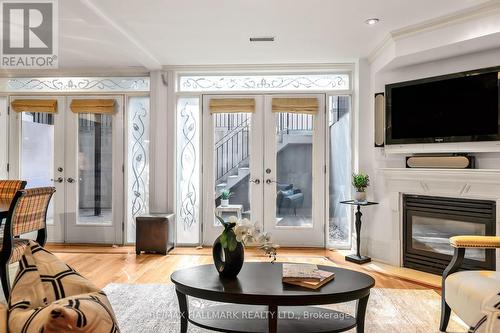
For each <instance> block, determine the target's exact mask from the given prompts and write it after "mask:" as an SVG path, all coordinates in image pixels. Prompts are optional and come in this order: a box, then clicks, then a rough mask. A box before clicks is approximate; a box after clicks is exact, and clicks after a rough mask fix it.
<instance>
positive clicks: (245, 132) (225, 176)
mask: <svg viewBox="0 0 500 333" xmlns="http://www.w3.org/2000/svg"><path fill="white" fill-rule="evenodd" d="M213 118H214V121H213V124H214V127H213V132H214V144H213V151H214V154H215V157H214V159H213V163H214V179H215V186H214V196H215V207H216V208H215V213H216V215H218V216H221V217H223V218H224V219H227V218H228V217H229V216H237V217H238V218H240V219H241V218H248V219H250V141H251V137H250V136H251V127H252V125H251V123H252V114H251V113H217V114H214V115H213ZM228 196H229V197H228ZM226 197H227V199H226ZM214 225H215V226H220V222H219V220H217V219H214Z"/></svg>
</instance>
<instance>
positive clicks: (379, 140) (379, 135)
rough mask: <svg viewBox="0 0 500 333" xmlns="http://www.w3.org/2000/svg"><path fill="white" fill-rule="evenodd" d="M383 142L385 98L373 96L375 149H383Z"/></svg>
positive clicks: (378, 94)
mask: <svg viewBox="0 0 500 333" xmlns="http://www.w3.org/2000/svg"><path fill="white" fill-rule="evenodd" d="M384 142H385V96H384V93H377V94H375V147H383V146H384Z"/></svg>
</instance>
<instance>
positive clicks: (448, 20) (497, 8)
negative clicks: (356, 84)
mask: <svg viewBox="0 0 500 333" xmlns="http://www.w3.org/2000/svg"><path fill="white" fill-rule="evenodd" d="M497 13H500V1H499V0H490V1H487V2H485V3H482V4H480V5H477V6H473V7H470V8H466V9H463V10H460V11H457V12H454V13H451V14H448V15H443V16H440V17H437V18H434V19H430V20H426V21H423V22H420V23H417V24H413V25H409V26H406V27H404V28H401V29H397V30H393V31H391V32H390V33H389V34H388V35H387V36H386V37H385V38H384V39H383V40H382V42H380V43H379V44H378V46H376V47H375V48H374V49H373V50H372V51H371V52H370V54H369V55H368V60H369V62H370V63H372V62H374V61H375V59H377V57H378V56H379V55H380V54H381V53H382V52H383V51H384V50H385V49H386V48H387V47H388V46H389V45H390V44H391V42H394V41H396V40H398V39H402V38H407V37H410V36H413V35H418V34H420V33H424V32H429V31H432V30H436V29H440V28H442V27H445V26H449V25H453V24H457V23H460V22H465V21H470V20H474V19H477V18H481V17H487V16H490V15H493V14H497Z"/></svg>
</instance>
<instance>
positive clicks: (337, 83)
mask: <svg viewBox="0 0 500 333" xmlns="http://www.w3.org/2000/svg"><path fill="white" fill-rule="evenodd" d="M349 78H350V76H349V74H304V75H300V74H290V75H246V76H245V75H182V74H181V75H179V78H178V79H179V81H178V90H179V91H181V92H193V91H205V92H210V91H249V90H254V91H285V90H286V91H307V90H311V91H312V90H323V91H329V90H350V80H349Z"/></svg>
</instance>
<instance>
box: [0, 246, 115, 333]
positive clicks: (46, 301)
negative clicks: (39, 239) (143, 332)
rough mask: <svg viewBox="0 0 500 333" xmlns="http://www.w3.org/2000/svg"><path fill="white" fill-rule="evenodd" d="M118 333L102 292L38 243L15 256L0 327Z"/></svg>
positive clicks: (36, 332) (35, 332) (25, 332)
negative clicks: (15, 266)
mask: <svg viewBox="0 0 500 333" xmlns="http://www.w3.org/2000/svg"><path fill="white" fill-rule="evenodd" d="M3 332H9V333H21V332H22V333H40V332H43V333H60V332H79V333H119V332H120V330H119V328H118V325H117V323H116V319H115V315H114V312H113V309H112V307H111V304H110V303H109V300H108V298H107V296H106V294H105V293H104V292H103V291H101V290H100V289H99V288H97V287H96V286H94V285H93V284H92V283H91V282H89V281H88V280H87V279H85V278H84V277H83V276H81V275H80V274H78V272H76V271H75V270H74V269H72V268H71V267H70V266H68V265H67V264H65V263H64V262H62V261H60V260H59V259H58V258H57V257H56V256H54V255H53V254H52V253H50V252H49V251H47V250H46V249H44V248H43V247H42V246H40V245H39V244H38V243H36V242H34V241H30V242H29V244H28V247H27V248H26V250H25V251H24V253H23V255H22V259H21V261H20V262H19V270H18V272H17V275H16V278H15V280H14V283H13V286H12V289H11V292H10V295H9V302H8V305H6V304H0V333H3Z"/></svg>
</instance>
